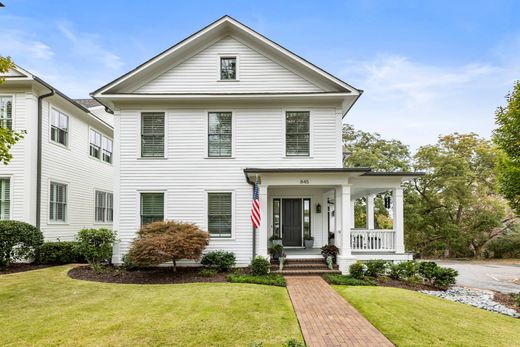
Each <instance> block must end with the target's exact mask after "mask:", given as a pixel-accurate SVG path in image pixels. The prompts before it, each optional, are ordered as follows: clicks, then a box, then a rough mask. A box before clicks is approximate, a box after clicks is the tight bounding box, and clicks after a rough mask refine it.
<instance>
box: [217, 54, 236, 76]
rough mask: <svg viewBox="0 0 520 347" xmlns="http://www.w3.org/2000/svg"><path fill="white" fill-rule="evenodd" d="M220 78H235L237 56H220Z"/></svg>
mask: <svg viewBox="0 0 520 347" xmlns="http://www.w3.org/2000/svg"><path fill="white" fill-rule="evenodd" d="M220 79H221V80H236V79H237V58H236V57H221V58H220Z"/></svg>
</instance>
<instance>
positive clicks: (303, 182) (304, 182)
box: [300, 180, 309, 184]
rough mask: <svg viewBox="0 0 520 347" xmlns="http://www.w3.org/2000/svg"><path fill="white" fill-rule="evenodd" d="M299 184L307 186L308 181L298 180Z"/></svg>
mask: <svg viewBox="0 0 520 347" xmlns="http://www.w3.org/2000/svg"><path fill="white" fill-rule="evenodd" d="M300 184H309V180H300Z"/></svg>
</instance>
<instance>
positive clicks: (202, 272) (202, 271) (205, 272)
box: [199, 268, 218, 277]
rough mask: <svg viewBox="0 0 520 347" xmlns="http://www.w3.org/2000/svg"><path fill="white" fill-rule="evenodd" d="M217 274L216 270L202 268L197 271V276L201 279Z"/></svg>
mask: <svg viewBox="0 0 520 347" xmlns="http://www.w3.org/2000/svg"><path fill="white" fill-rule="evenodd" d="M216 274H218V270H217V269H214V268H202V269H199V275H201V276H202V277H213V276H215V275H216Z"/></svg>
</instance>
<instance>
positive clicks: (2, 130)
mask: <svg viewBox="0 0 520 347" xmlns="http://www.w3.org/2000/svg"><path fill="white" fill-rule="evenodd" d="M13 67H14V63H13V61H12V60H11V58H10V57H2V56H0V84H2V83H4V82H5V77H3V76H2V75H3V74H5V73H7V72H8V71H9V70H10V69H12V68H13ZM5 107H6V108H7V109H6V110H3V109H0V113H3V112H8V111H9V108H11V107H12V105H6V106H5ZM25 134H26V132H25V130H23V131H13V130H11V129H8V128H7V127H5V126H2V127H0V162H2V163H4V164H5V165H7V164H8V163H9V162H10V161H11V159H12V158H13V156H12V154H11V153H10V150H11V147H12V146H13V145H14V144H15V143H17V142H18V141H20V140H21V139H23V137H24V135H25Z"/></svg>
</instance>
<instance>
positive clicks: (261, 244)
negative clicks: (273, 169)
mask: <svg viewBox="0 0 520 347" xmlns="http://www.w3.org/2000/svg"><path fill="white" fill-rule="evenodd" d="M258 193H259V199H260V227H259V228H258V229H257V230H256V233H257V240H258V243H257V245H256V246H257V247H256V255H260V256H262V257H267V230H268V225H269V221H268V218H267V185H263V184H260V185H259V187H258Z"/></svg>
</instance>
